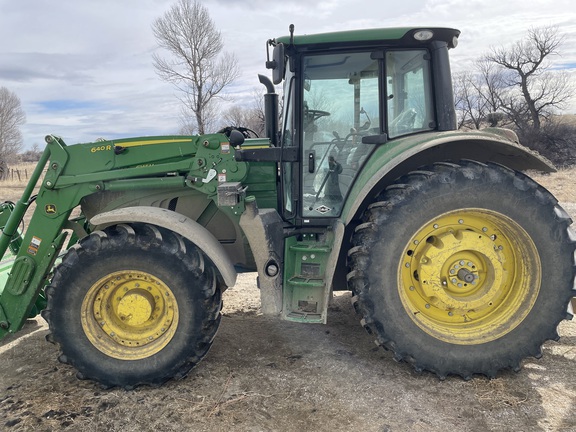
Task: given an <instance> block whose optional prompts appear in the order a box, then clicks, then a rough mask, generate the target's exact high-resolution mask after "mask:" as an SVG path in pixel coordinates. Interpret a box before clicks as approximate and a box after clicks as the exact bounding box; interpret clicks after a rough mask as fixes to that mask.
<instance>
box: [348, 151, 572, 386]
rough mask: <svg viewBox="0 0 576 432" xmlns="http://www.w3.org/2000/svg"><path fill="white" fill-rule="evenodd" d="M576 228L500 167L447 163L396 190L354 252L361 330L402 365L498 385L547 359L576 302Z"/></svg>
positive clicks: (362, 229)
mask: <svg viewBox="0 0 576 432" xmlns="http://www.w3.org/2000/svg"><path fill="white" fill-rule="evenodd" d="M570 223H571V220H570V218H569V216H568V215H567V213H566V212H565V211H564V210H563V209H562V208H561V207H559V206H558V204H557V201H556V200H555V199H554V198H553V196H552V195H551V194H549V193H548V192H547V191H546V190H545V189H544V188H542V187H541V186H539V185H538V184H536V183H535V182H534V181H532V180H531V179H530V178H528V177H526V176H525V175H523V174H521V173H518V172H514V171H511V170H508V169H506V168H504V167H501V166H498V165H493V164H489V165H484V164H479V163H475V162H470V161H466V162H462V163H461V164H459V165H457V164H452V163H438V164H434V165H433V166H430V167H427V168H423V169H421V170H419V171H415V172H412V173H410V174H408V175H406V176H404V177H403V178H401V179H399V180H398V181H397V182H396V184H394V185H392V186H390V187H388V188H387V189H386V190H385V191H384V192H383V193H382V194H381V195H380V196H379V197H378V199H377V200H376V202H374V203H373V204H372V205H371V206H369V208H368V209H367V210H366V212H365V214H364V216H363V223H361V224H360V225H359V226H358V227H357V228H356V231H355V234H354V237H353V247H352V248H351V249H350V251H349V253H348V259H349V266H350V269H351V270H350V273H349V274H348V284H349V287H350V289H351V290H352V291H353V293H354V297H353V303H355V307H356V309H357V311H358V312H359V313H360V314H361V315H362V316H363V319H362V324H363V325H364V326H365V327H366V329H367V330H368V331H369V332H371V333H373V334H375V335H376V338H377V343H378V344H379V345H382V346H383V347H384V348H385V349H387V350H391V351H392V352H393V353H394V357H395V359H396V360H398V361H406V362H408V363H410V364H412V365H413V367H414V368H415V369H416V370H417V371H422V370H429V371H431V372H434V373H436V374H437V375H438V376H439V377H441V378H444V377H446V376H447V375H449V374H456V375H460V376H462V377H464V378H465V379H469V378H470V377H471V376H472V375H473V374H484V375H487V376H489V377H494V376H495V375H496V373H497V372H498V371H499V370H502V369H506V368H510V369H513V370H519V369H520V364H521V361H522V359H524V358H525V357H527V356H534V357H539V356H540V355H541V346H542V344H543V343H544V342H545V341H546V340H548V339H555V340H557V339H558V334H557V331H556V328H557V326H558V324H559V322H560V321H561V320H562V319H564V318H570V316H567V312H566V311H567V304H568V302H569V300H570V298H571V297H572V296H574V295H576V293H575V292H574V291H573V285H574V280H575V279H574V278H575V268H576V267H575V262H574V260H575V258H574V256H575V255H574V253H575V248H576V241H575V240H576V238H575V236H574V234H573V233H572V232H571V231H570V228H569V225H570Z"/></svg>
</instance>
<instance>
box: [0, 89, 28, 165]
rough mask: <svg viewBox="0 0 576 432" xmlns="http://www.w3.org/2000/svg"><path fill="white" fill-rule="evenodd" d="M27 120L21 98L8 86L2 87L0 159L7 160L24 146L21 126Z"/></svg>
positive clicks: (0, 90) (0, 103)
mask: <svg viewBox="0 0 576 432" xmlns="http://www.w3.org/2000/svg"><path fill="white" fill-rule="evenodd" d="M25 122H26V114H25V113H24V111H23V110H22V106H21V104H20V98H18V96H16V94H15V93H13V92H11V91H10V90H8V89H7V88H6V87H0V160H6V158H7V157H9V156H12V155H14V154H15V153H17V152H18V151H19V150H20V149H21V148H22V144H23V141H22V133H21V132H20V126H22V125H23V124H24V123H25Z"/></svg>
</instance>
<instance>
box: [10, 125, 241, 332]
mask: <svg viewBox="0 0 576 432" xmlns="http://www.w3.org/2000/svg"><path fill="white" fill-rule="evenodd" d="M46 142H47V146H46V149H45V150H44V153H43V154H42V157H41V159H40V161H39V163H38V165H37V166H36V169H35V170H34V172H33V174H32V176H31V178H30V181H29V182H28V185H27V186H26V189H25V191H24V193H23V195H22V197H21V198H20V200H19V201H18V202H17V203H16V204H15V205H5V206H4V207H3V208H2V211H1V212H0V228H1V229H2V235H1V236H0V256H4V255H5V253H6V251H7V250H8V248H9V247H10V246H11V245H12V247H11V250H12V249H13V250H12V253H15V257H14V259H13V263H12V265H11V266H9V265H8V266H7V265H3V266H2V268H1V270H3V271H4V276H2V275H0V283H2V285H1V286H0V339H1V338H2V337H4V336H5V335H6V334H8V333H14V332H16V331H18V330H19V329H20V328H21V327H22V325H23V324H24V322H25V320H26V319H27V318H28V316H29V315H30V311H31V310H32V309H33V308H34V306H35V303H36V300H37V298H38V296H39V294H40V293H41V291H42V290H43V289H44V287H45V286H46V284H47V281H48V280H49V275H50V272H51V270H52V267H53V265H54V263H55V261H56V259H57V258H58V254H59V252H60V250H61V249H62V248H63V246H64V245H65V244H66V239H67V237H68V232H67V231H68V230H70V229H72V231H73V232H74V236H73V238H72V239H71V240H70V241H69V242H68V245H67V247H69V246H71V245H72V244H73V243H74V242H75V241H76V237H81V236H82V234H84V235H86V233H87V231H86V230H88V232H89V231H90V228H89V227H88V226H86V227H85V226H84V218H82V217H80V218H77V219H70V215H71V214H72V211H73V210H74V209H75V208H76V207H77V206H78V205H79V203H80V201H81V200H82V198H84V197H86V196H88V195H91V194H95V193H99V192H102V191H126V190H134V189H138V188H168V189H174V188H183V189H184V188H193V189H196V190H198V191H201V192H202V193H205V194H206V195H208V196H211V197H215V196H216V192H217V185H218V181H219V180H220V178H219V176H220V175H222V174H221V173H222V172H223V173H227V176H228V179H230V180H235V181H241V180H242V179H243V178H244V177H245V176H246V173H247V167H246V164H244V163H241V162H236V161H235V160H234V152H233V150H231V149H230V146H229V142H228V140H227V138H226V137H225V136H224V135H222V134H213V135H204V136H193V137H147V138H132V139H125V140H115V141H103V142H97V143H87V144H77V145H73V146H66V144H65V143H64V142H63V141H62V139H60V138H58V137H55V136H53V135H49V136H47V137H46ZM217 173H218V175H217ZM43 174H44V177H43V178H42V175H43ZM38 184H39V186H40V188H39V191H38V194H37V195H36V197H33V195H32V194H33V191H34V189H35V187H36V186H37V185H38ZM34 202H35V203H36V208H35V210H34V214H33V215H32V219H31V221H30V224H29V226H28V228H27V229H26V233H25V235H24V237H23V238H20V234H19V233H18V227H19V226H20V224H21V222H22V220H23V218H24V214H25V213H26V211H27V210H28V209H29V208H30V207H31V205H32V204H33V203H34ZM15 240H17V241H15ZM18 243H21V246H20V247H19V248H17V247H15V245H16V244H18ZM8 271H9V275H8V276H7V277H6V275H5V273H6V272H8ZM4 281H5V283H3V282H4Z"/></svg>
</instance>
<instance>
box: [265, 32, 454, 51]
mask: <svg viewBox="0 0 576 432" xmlns="http://www.w3.org/2000/svg"><path fill="white" fill-rule="evenodd" d="M423 32H431V35H430V37H429V38H427V39H424V40H422V39H420V40H419V39H418V38H417V37H418V36H417V37H415V35H419V34H420V35H421V34H423ZM459 35H460V30H456V29H453V28H446V27H392V28H379V29H362V30H348V31H339V32H330V33H317V34H311V35H298V34H294V38H293V41H292V43H293V44H294V46H295V47H296V48H304V49H305V48H308V49H314V48H315V47H317V48H318V49H321V48H326V47H327V46H328V45H334V44H338V45H344V46H346V45H355V46H357V45H364V44H365V45H378V44H385V45H398V46H405V45H406V46H414V45H428V44H429V43H430V42H432V41H443V42H446V43H447V44H448V47H449V48H454V47H455V46H456V44H457V38H458V36H459ZM276 42H277V43H283V44H285V45H289V44H290V36H282V37H279V38H277V39H276Z"/></svg>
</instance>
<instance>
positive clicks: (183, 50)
mask: <svg viewBox="0 0 576 432" xmlns="http://www.w3.org/2000/svg"><path fill="white" fill-rule="evenodd" d="M152 29H153V32H154V36H155V37H156V40H157V41H158V44H159V46H160V47H161V48H164V49H165V50H167V51H168V53H169V54H170V59H165V58H163V57H160V56H159V55H158V54H154V55H153V61H154V67H155V68H156V71H157V73H158V75H159V76H160V78H162V79H163V80H165V81H167V82H169V83H172V84H173V85H175V86H176V88H178V89H179V90H180V91H181V92H182V93H183V94H184V95H183V97H181V100H182V102H184V104H185V105H186V107H187V108H188V109H189V110H190V111H191V112H192V113H193V115H194V117H195V121H196V127H197V130H198V133H200V134H204V133H206V130H207V125H208V121H209V118H208V116H207V112H206V111H207V110H208V109H209V108H210V107H212V108H214V105H215V102H216V99H218V98H219V97H223V96H224V93H223V90H224V89H225V87H226V86H228V85H229V84H230V83H232V82H233V81H234V79H235V78H237V77H238V75H239V70H238V66H237V61H236V58H235V57H234V56H233V55H230V54H227V53H222V49H223V47H224V43H223V41H222V35H221V34H220V32H219V31H218V30H217V29H216V27H215V25H214V21H212V19H211V18H210V14H209V13H208V9H207V8H206V7H205V6H203V5H202V4H201V3H200V1H199V0H179V1H178V2H177V3H176V4H174V5H172V7H171V8H170V9H169V10H168V11H167V12H166V13H165V14H164V15H163V16H162V17H160V18H158V19H157V20H156V21H155V22H154V24H153V26H152Z"/></svg>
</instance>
